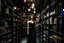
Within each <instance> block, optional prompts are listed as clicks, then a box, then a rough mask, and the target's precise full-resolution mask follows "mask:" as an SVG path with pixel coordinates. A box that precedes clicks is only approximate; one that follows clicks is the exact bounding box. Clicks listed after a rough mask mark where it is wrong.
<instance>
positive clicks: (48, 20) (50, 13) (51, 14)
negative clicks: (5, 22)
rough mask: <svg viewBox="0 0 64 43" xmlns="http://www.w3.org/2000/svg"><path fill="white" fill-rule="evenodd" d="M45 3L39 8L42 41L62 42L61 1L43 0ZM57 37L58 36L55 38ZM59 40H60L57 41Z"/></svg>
mask: <svg viewBox="0 0 64 43" xmlns="http://www.w3.org/2000/svg"><path fill="white" fill-rule="evenodd" d="M45 1H46V3H44V5H43V6H42V8H41V25H42V27H41V29H42V31H41V32H42V34H41V35H42V37H43V38H41V39H42V42H43V43H62V42H63V40H64V32H63V23H64V22H63V21H64V20H63V19H64V18H63V17H64V16H63V15H62V9H63V7H64V6H63V3H64V2H63V1H61V0H45ZM57 37H59V38H57ZM59 41H60V42H59Z"/></svg>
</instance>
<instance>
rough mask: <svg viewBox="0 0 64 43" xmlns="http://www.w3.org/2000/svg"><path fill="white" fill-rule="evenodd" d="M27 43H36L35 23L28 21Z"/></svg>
mask: <svg viewBox="0 0 64 43" xmlns="http://www.w3.org/2000/svg"><path fill="white" fill-rule="evenodd" d="M28 43H36V35H35V24H34V23H33V24H32V23H29V35H28Z"/></svg>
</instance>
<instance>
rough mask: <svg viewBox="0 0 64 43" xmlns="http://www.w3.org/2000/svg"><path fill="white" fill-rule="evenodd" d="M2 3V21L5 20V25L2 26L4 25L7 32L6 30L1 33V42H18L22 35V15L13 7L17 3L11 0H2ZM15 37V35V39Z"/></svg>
mask: <svg viewBox="0 0 64 43" xmlns="http://www.w3.org/2000/svg"><path fill="white" fill-rule="evenodd" d="M1 4H2V5H1V9H2V10H1V11H2V12H1V14H2V15H1V21H4V22H3V23H4V26H1V27H3V28H4V29H5V30H6V31H7V32H4V34H0V36H1V39H2V40H1V41H0V43H13V42H14V43H16V42H17V41H18V42H19V41H20V37H21V36H20V33H21V32H20V30H21V21H22V19H21V16H20V15H19V14H17V13H15V10H14V9H13V8H14V7H15V5H14V4H13V2H12V1H11V0H2V1H1ZM19 29H20V30H19ZM17 35H19V36H17ZM5 36H6V37H5ZM4 37H5V38H4ZM13 37H15V39H14V38H13ZM17 38H18V40H17ZM13 40H14V41H13Z"/></svg>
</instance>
